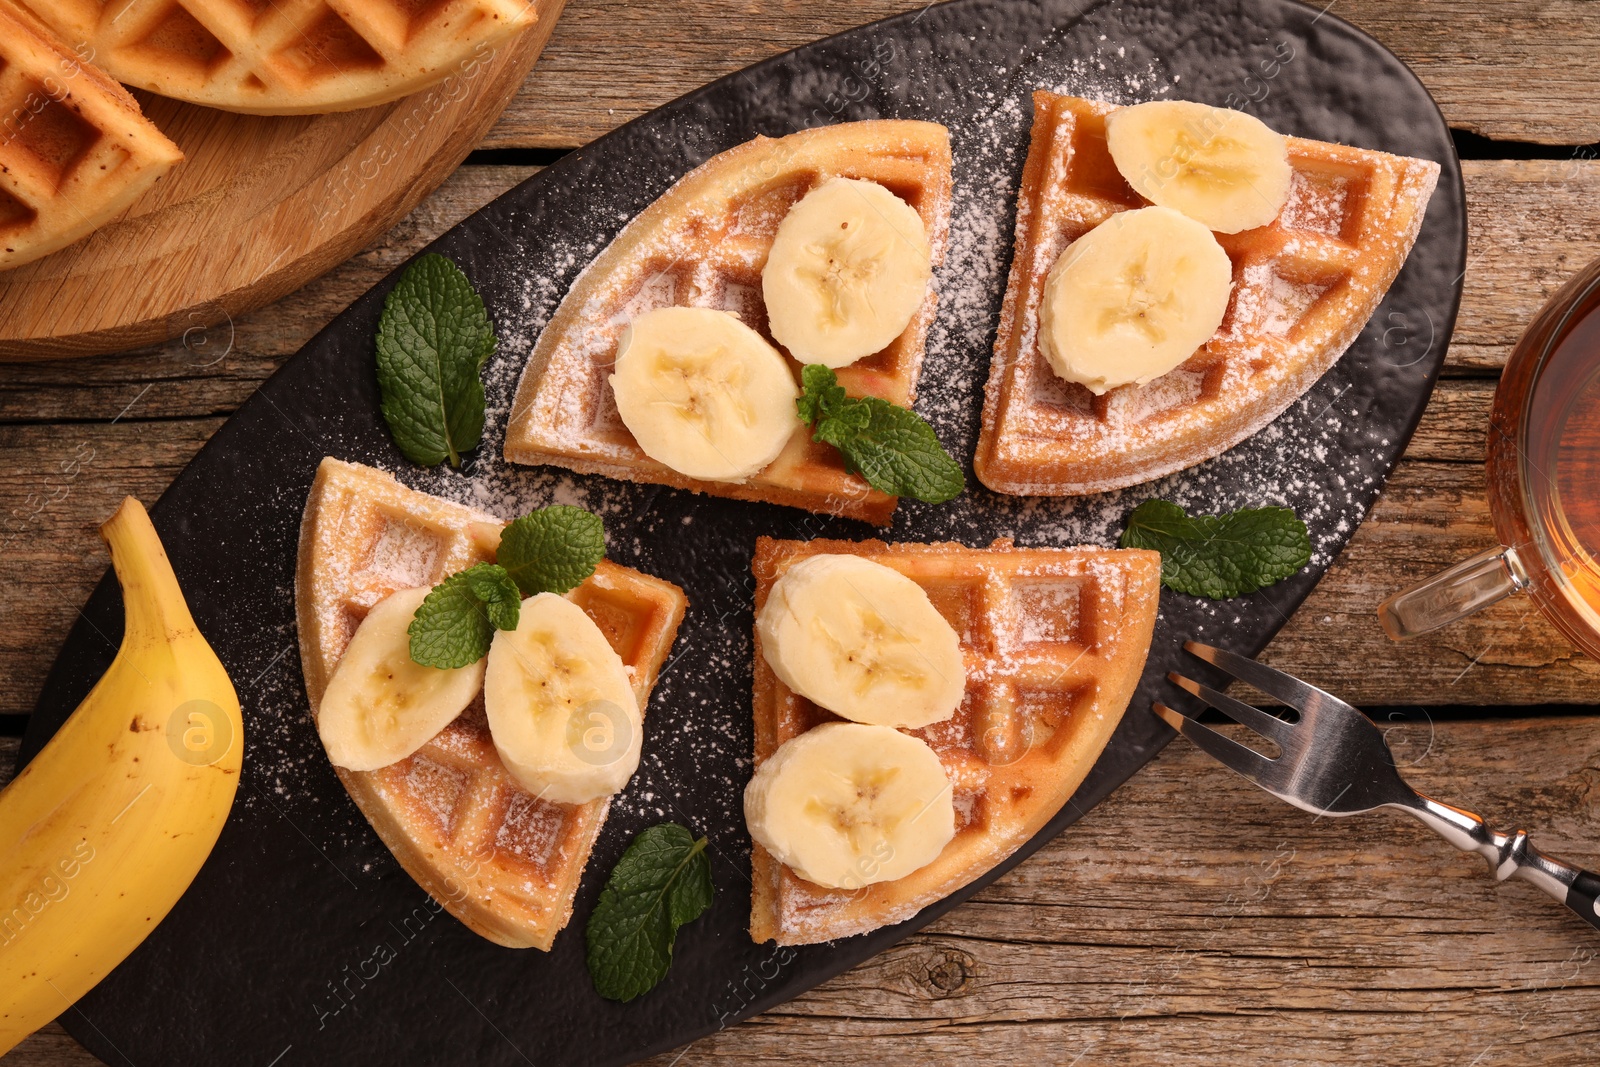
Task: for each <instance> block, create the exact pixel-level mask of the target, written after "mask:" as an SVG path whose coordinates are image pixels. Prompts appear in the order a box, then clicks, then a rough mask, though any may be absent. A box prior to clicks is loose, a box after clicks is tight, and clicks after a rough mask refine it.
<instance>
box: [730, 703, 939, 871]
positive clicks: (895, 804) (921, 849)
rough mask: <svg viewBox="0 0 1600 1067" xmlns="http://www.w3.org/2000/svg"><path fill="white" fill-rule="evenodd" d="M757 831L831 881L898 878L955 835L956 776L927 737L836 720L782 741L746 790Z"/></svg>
mask: <svg viewBox="0 0 1600 1067" xmlns="http://www.w3.org/2000/svg"><path fill="white" fill-rule="evenodd" d="M744 817H745V822H746V823H748V824H749V827H750V836H751V837H752V838H754V839H755V840H756V841H758V842H759V843H760V844H761V847H763V848H765V849H766V850H767V851H768V852H770V853H772V855H773V856H774V857H775V858H776V859H777V860H778V861H779V862H780V863H785V864H788V865H789V867H790V868H792V869H793V870H794V872H795V873H796V874H798V875H799V876H800V877H801V878H804V879H805V880H806V881H808V882H814V883H816V884H817V885H820V886H826V887H827V888H829V889H859V888H861V887H862V886H866V885H871V884H872V883H874V882H892V881H894V880H895V879H896V878H904V877H905V876H906V875H908V874H910V873H911V872H912V871H915V870H917V869H918V868H920V867H926V866H927V865H928V864H930V863H932V862H933V861H934V860H935V859H936V858H937V857H938V855H939V853H940V852H941V851H942V850H943V849H944V846H945V845H947V844H949V843H950V839H951V838H952V837H954V836H955V832H956V822H955V807H954V804H953V803H952V800H951V791H950V779H949V777H948V776H947V775H946V774H945V770H944V766H943V765H942V764H941V763H940V762H939V757H938V756H937V755H936V754H935V753H934V751H933V749H931V748H929V747H928V744H927V742H925V741H923V740H921V739H919V738H915V737H911V736H910V735H908V734H903V733H901V732H900V731H899V730H892V729H890V728H889V727H887V726H863V725H861V724H858V723H850V722H833V723H826V724H824V725H822V726H818V727H815V728H813V729H810V730H807V731H806V732H805V733H803V734H801V735H800V736H798V737H794V738H791V739H789V740H788V741H785V742H784V743H783V744H782V745H781V746H779V748H778V751H776V752H774V753H773V754H772V756H771V758H769V759H768V760H767V761H766V762H765V763H763V764H762V765H761V769H760V770H758V771H756V773H755V775H754V776H753V777H752V778H751V779H750V784H749V785H748V786H746V787H745V791H744Z"/></svg>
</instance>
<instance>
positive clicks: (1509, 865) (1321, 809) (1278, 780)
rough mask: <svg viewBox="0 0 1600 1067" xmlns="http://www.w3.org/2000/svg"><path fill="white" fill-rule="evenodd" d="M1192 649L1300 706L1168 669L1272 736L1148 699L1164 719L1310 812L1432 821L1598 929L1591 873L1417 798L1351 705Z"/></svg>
mask: <svg viewBox="0 0 1600 1067" xmlns="http://www.w3.org/2000/svg"><path fill="white" fill-rule="evenodd" d="M1183 647H1184V648H1185V649H1186V650H1188V651H1189V652H1190V653H1192V654H1193V655H1195V656H1197V657H1199V658H1200V659H1202V660H1204V661H1205V662H1207V663H1209V664H1211V665H1212V666H1214V667H1217V668H1219V669H1221V670H1222V671H1224V672H1225V673H1227V674H1230V675H1232V676H1233V677H1234V678H1237V679H1239V680H1241V681H1244V682H1248V683H1250V684H1251V685H1253V686H1255V687H1256V688H1257V689H1259V690H1261V691H1262V692H1263V693H1267V694H1269V695H1271V696H1273V697H1276V698H1277V699H1279V700H1281V701H1283V702H1284V703H1285V704H1287V705H1288V706H1289V707H1291V708H1294V709H1295V710H1296V711H1298V712H1299V713H1300V719H1299V721H1298V722H1292V723H1291V722H1289V721H1287V720H1285V719H1280V718H1279V717H1278V716H1276V715H1271V714H1268V713H1267V712H1264V711H1262V710H1260V709H1259V708H1254V707H1251V706H1250V705H1249V704H1246V703H1244V702H1243V701H1241V700H1235V699H1234V698H1233V697H1230V696H1228V695H1227V694H1226V693H1221V692H1218V691H1217V690H1215V689H1213V688H1211V687H1210V686H1208V685H1202V684H1201V683H1199V682H1196V681H1193V680H1191V679H1189V678H1185V677H1183V676H1182V675H1180V674H1177V673H1171V674H1168V675H1167V677H1168V678H1169V679H1171V680H1172V681H1173V682H1175V683H1176V684H1177V685H1179V686H1181V687H1182V688H1183V689H1185V690H1187V691H1188V692H1190V693H1192V694H1194V695H1195V696H1197V697H1199V698H1200V699H1201V700H1203V701H1205V702H1206V703H1207V704H1210V705H1211V706H1212V707H1214V708H1216V709H1217V710H1218V711H1220V712H1222V713H1223V714H1224V715H1226V716H1228V717H1229V718H1230V719H1233V720H1234V721H1235V722H1237V723H1239V724H1241V725H1243V726H1247V727H1249V728H1250V729H1251V730H1254V731H1255V732H1256V733H1258V734H1260V735H1261V736H1263V737H1265V738H1267V739H1268V740H1269V741H1272V742H1273V743H1275V744H1276V745H1277V746H1278V748H1279V750H1280V752H1279V755H1278V756H1277V758H1275V759H1274V758H1269V757H1267V756H1264V755H1262V754H1261V753H1259V752H1257V751H1256V750H1254V749H1252V748H1249V747H1247V746H1245V745H1241V744H1239V743H1238V742H1237V741H1234V740H1232V739H1231V738H1228V737H1225V736H1224V735H1222V734H1220V733H1218V732H1217V731H1215V730H1213V729H1211V728H1210V727H1208V726H1203V725H1201V724H1200V723H1199V722H1197V721H1195V720H1194V719H1192V718H1190V717H1189V716H1187V715H1183V714H1180V713H1179V712H1176V711H1174V710H1172V709H1171V708H1169V707H1167V706H1166V705H1165V704H1162V703H1160V702H1157V703H1156V704H1155V705H1154V709H1153V710H1154V711H1155V713H1156V714H1157V715H1159V716H1161V718H1162V719H1163V720H1165V721H1166V723H1167V725H1168V726H1171V727H1172V728H1173V729H1174V730H1177V731H1178V732H1179V733H1181V734H1183V736H1184V737H1187V738H1188V739H1189V740H1190V741H1193V742H1194V743H1195V744H1196V745H1198V746H1200V747H1201V748H1203V749H1205V750H1206V751H1207V752H1209V753H1210V754H1211V755H1213V756H1215V757H1216V758H1217V759H1218V760H1220V761H1221V762H1222V763H1223V764H1224V765H1225V766H1227V767H1229V768H1231V769H1232V770H1234V771H1237V772H1238V773H1239V774H1242V775H1244V776H1245V777H1246V778H1248V779H1249V780H1250V781H1252V782H1254V783H1255V784H1256V785H1258V786H1260V787H1261V788H1262V789H1265V790H1266V791H1267V792H1269V793H1271V794H1272V795H1273V796H1275V797H1277V798H1278V799H1280V800H1286V801H1288V802H1289V803H1290V804H1293V805H1294V806H1295V807H1297V808H1301V809H1303V810H1305V811H1309V812H1314V813H1316V814H1318V815H1360V814H1362V813H1364V812H1369V811H1376V810H1377V809H1379V808H1397V809H1399V810H1400V811H1403V812H1406V813H1407V814H1409V815H1413V816H1415V817H1416V818H1418V819H1420V820H1421V821H1422V822H1424V823H1426V824H1427V825H1428V826H1430V827H1432V828H1433V830H1434V831H1435V832H1436V833H1438V834H1439V836H1440V837H1443V838H1444V839H1445V840H1446V841H1448V842H1450V843H1451V844H1452V845H1454V846H1456V847H1457V848H1459V849H1462V850H1463V851H1466V852H1476V853H1478V854H1479V855H1480V856H1482V857H1483V858H1484V859H1486V860H1488V861H1489V867H1490V870H1491V871H1492V872H1493V873H1494V876H1495V878H1496V879H1497V880H1499V881H1505V880H1506V879H1507V878H1510V877H1513V876H1515V877H1518V878H1522V879H1524V880H1525V881H1529V882H1532V883H1533V884H1534V885H1536V886H1538V887H1539V888H1540V889H1543V890H1544V891H1545V892H1546V893H1549V894H1550V895H1551V896H1553V897H1555V898H1556V899H1557V900H1559V901H1561V902H1562V903H1563V904H1565V905H1566V906H1567V907H1569V908H1571V909H1572V910H1573V911H1575V912H1577V913H1578V914H1579V915H1581V916H1582V917H1583V918H1584V920H1585V921H1587V922H1588V923H1589V925H1591V926H1594V927H1597V928H1600V876H1597V875H1595V874H1593V873H1591V872H1589V871H1586V870H1584V869H1583V868H1581V867H1575V866H1573V865H1572V864H1570V863H1564V862H1562V861H1561V860H1558V859H1556V858H1555V857H1553V856H1549V855H1546V854H1545V853H1543V852H1541V851H1539V850H1538V849H1537V848H1535V847H1534V846H1533V844H1532V842H1530V841H1529V840H1528V835H1527V834H1526V833H1525V832H1523V831H1521V830H1518V831H1516V832H1515V833H1513V834H1502V833H1497V832H1495V831H1493V830H1491V829H1489V827H1488V826H1487V825H1485V823H1484V821H1483V820H1482V819H1480V818H1479V817H1478V816H1476V815H1474V814H1472V813H1471V812H1469V811H1463V810H1462V809H1460V808H1455V807H1451V806H1450V805H1449V804H1442V803H1440V802H1439V801H1437V800H1433V799H1431V798H1429V797H1425V796H1423V795H1422V794H1421V793H1418V792H1417V791H1416V790H1415V789H1412V788H1411V787H1410V786H1409V785H1407V784H1406V783H1405V779H1403V778H1401V777H1400V772H1399V771H1398V770H1397V769H1396V768H1395V765H1394V755H1393V754H1392V753H1391V752H1390V751H1389V744H1388V742H1386V741H1385V740H1384V739H1383V733H1382V732H1381V731H1380V730H1379V729H1378V727H1377V726H1376V725H1374V724H1373V722H1372V720H1371V719H1369V718H1367V717H1366V716H1365V715H1363V714H1362V713H1361V712H1359V711H1357V710H1356V709H1355V708H1353V707H1351V706H1350V705H1349V704H1346V703H1345V702H1344V701H1342V700H1340V699H1339V698H1338V697H1336V696H1334V695H1333V694H1331V693H1328V692H1325V691H1323V690H1321V689H1318V688H1317V687H1316V686H1314V685H1308V684H1306V683H1305V682H1302V681H1301V680H1300V679H1298V678H1296V677H1294V676H1293V675H1288V674H1284V673H1283V672H1282V671H1280V670H1274V669H1273V668H1271V667H1268V666H1266V665H1265V664H1263V663H1257V662H1256V661H1255V660H1253V659H1248V658H1246V657H1244V656H1241V655H1238V654H1236V653H1233V652H1228V651H1226V650H1225V649H1220V648H1212V647H1211V646H1210V645H1203V644H1200V643H1199V642H1198V641H1187V642H1185V643H1184V646H1183Z"/></svg>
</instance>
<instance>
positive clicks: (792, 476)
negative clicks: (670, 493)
mask: <svg viewBox="0 0 1600 1067" xmlns="http://www.w3.org/2000/svg"><path fill="white" fill-rule="evenodd" d="M835 177H842V178H861V179H865V180H867V181H873V182H877V183H878V184H880V185H882V186H884V187H886V188H887V189H888V190H889V191H890V192H892V193H894V194H895V195H896V196H898V197H900V199H902V200H904V201H905V202H906V203H908V204H910V205H911V206H912V207H913V208H915V209H916V210H917V213H918V214H919V215H921V217H922V223H923V226H924V227H925V228H926V230H927V233H928V238H929V243H930V245H931V246H932V248H933V260H934V263H935V264H937V263H938V262H939V261H940V260H941V259H942V258H943V255H944V245H945V237H946V234H947V232H948V230H949V222H950V137H949V134H948V132H947V131H946V130H945V128H944V127H943V126H939V125H936V124H934V123H931V122H911V121H902V120H890V119H883V120H873V121H867V122H845V123H840V124H838V125H836V126H824V127H820V128H818V129H813V130H804V131H801V132H800V133H794V134H790V135H788V136H787V137H779V138H776V139H773V138H767V137H757V138H756V139H755V140H754V141H749V142H747V143H745V144H742V145H739V146H737V147H735V148H731V149H729V150H728V151H726V152H723V153H721V154H720V155H716V156H713V157H712V158H711V159H709V160H707V161H706V162H705V163H704V164H702V165H701V166H700V167H698V168H696V169H695V170H694V171H691V172H690V173H689V174H688V175H686V176H685V177H684V178H683V179H681V180H680V181H679V182H678V183H677V184H676V185H674V186H673V187H672V188H670V189H668V190H667V191H666V193H664V194H663V195H662V196H661V197H660V198H659V199H658V200H656V201H655V203H653V204H651V205H650V206H649V207H647V208H645V210H644V211H643V212H641V213H640V214H639V215H638V217H637V218H635V219H634V220H633V221H632V222H631V223H629V224H628V226H627V227H626V228H625V229H624V230H623V231H622V232H621V233H620V234H618V235H617V238H616V240H614V241H612V242H611V244H610V245H608V246H607V247H606V249H605V250H604V251H602V252H601V253H600V255H599V256H597V257H596V258H595V260H594V262H593V263H591V264H590V265H589V267H588V268H587V269H586V270H585V271H584V272H583V274H582V275H581V276H579V278H578V280H577V282H576V283H575V284H574V285H573V287H572V290H571V291H570V292H569V293H567V295H566V298H565V299H564V300H562V302H561V306H560V307H559V308H557V309H556V313H555V315H554V316H553V317H552V318H551V319H550V322H549V323H548V324H547V325H546V326H545V328H544V331H543V332H542V333H541V334H540V335H539V341H538V344H537V345H535V347H534V350H533V354H532V356H531V357H530V358H529V360H528V366H527V368H526V369H525V370H524V371H523V375H522V383H521V385H520V386H518V389H517V397H516V401H515V403H514V404H513V406H512V413H511V423H510V427H509V428H508V430H507V432H506V444H505V456H506V459H508V460H511V461H512V462H514V463H533V464H539V463H550V464H555V465H556V466H561V467H567V468H569V469H571V470H575V471H581V472H583V473H586V474H604V475H608V476H610V477H612V478H621V479H624V480H627V481H636V482H657V483H660V484H662V485H671V486H676V487H678V488H681V489H693V490H695V491H697V492H701V493H711V494H715V495H717V496H728V497H734V498H737V499H740V500H765V501H769V502H771V503H775V504H787V505H789V506H791V507H798V508H806V509H808V510H811V511H819V512H825V513H828V514H834V515H846V516H850V517H852V518H858V519H866V520H867V521H869V522H875V523H879V524H886V523H888V522H889V520H890V517H891V516H892V515H893V514H894V508H895V502H896V498H894V497H891V496H886V495H885V494H883V493H880V492H877V491H876V490H874V489H872V488H870V487H869V486H868V485H867V483H866V481H865V480H864V479H862V478H861V477H860V476H858V475H852V474H849V473H846V471H845V469H844V464H843V462H842V461H841V460H840V458H839V454H838V452H837V451H835V450H834V449H833V448H832V447H831V446H829V445H821V444H817V443H815V442H813V441H812V440H811V434H810V432H809V431H808V430H807V429H805V428H804V427H802V426H800V425H799V424H798V422H797V423H796V429H795V433H794V436H793V437H792V438H791V439H790V441H789V444H788V445H787V447H786V448H785V449H784V451H783V452H782V453H781V454H780V455H779V456H778V458H777V459H776V460H774V461H773V462H772V463H771V464H770V465H769V466H768V467H767V468H766V469H764V470H762V471H761V472H759V473H758V474H755V475H753V476H752V477H751V478H749V480H747V481H745V482H741V483H733V482H710V481H701V480H698V479H694V478H689V477H686V476H684V475H681V474H679V473H677V472H676V471H674V470H672V469H671V468H669V467H667V466H665V465H664V464H662V463H658V462H656V461H655V460H652V459H650V458H649V457H648V456H646V455H645V454H644V452H643V450H642V449H640V447H639V445H638V443H637V442H636V441H635V440H634V438H633V435H632V434H630V433H629V432H628V430H627V427H626V426H624V425H623V423H622V419H621V417H620V416H619V415H618V414H617V405H616V401H615V399H614V397H613V395H612V392H611V387H610V385H609V384H608V382H607V377H608V376H609V374H610V372H611V364H612V362H613V361H614V360H615V358H616V352H617V339H618V337H619V335H620V334H621V333H622V329H623V327H625V326H626V325H627V324H628V321H629V320H630V319H631V318H633V317H634V316H636V315H639V314H641V313H643V312H645V311H649V310H651V309H652V308H657V307H674V306H683V307H711V308H720V309H722V310H724V311H731V312H733V313H735V314H737V315H738V316H739V317H740V318H741V319H743V320H744V322H745V324H746V325H747V326H750V327H751V328H753V329H754V330H756V332H758V333H760V334H761V335H762V336H763V337H764V338H765V339H766V340H767V341H768V342H770V343H772V344H774V346H775V347H778V348H779V350H780V351H782V348H781V346H778V345H777V344H776V342H775V341H773V339H772V334H771V332H770V331H769V330H768V329H767V313H766V307H765V305H764V303H763V301H762V292H761V270H762V268H763V267H764V266H765V265H766V261H767V253H768V252H769V251H770V250H771V249H772V242H773V238H774V235H775V234H776V232H777V229H778V224H779V223H780V222H782V221H783V217H784V216H785V215H786V214H787V213H788V211H789V209H790V208H791V207H792V206H794V204H795V203H796V202H797V201H798V200H800V198H801V197H803V196H805V195H806V193H808V192H810V191H811V190H812V189H813V188H815V187H816V186H818V185H820V184H822V183H823V182H825V181H827V180H828V179H829V178H835ZM936 303H937V298H936V296H935V294H934V293H933V292H932V290H931V289H930V291H929V293H928V296H927V299H926V300H925V301H924V302H923V305H922V307H921V309H920V310H918V311H917V313H916V314H915V315H914V316H913V317H912V319H911V324H910V325H909V326H907V327H906V329H905V331H904V332H903V333H901V334H900V336H899V337H897V338H895V339H894V341H892V342H890V344H889V346H888V347H887V348H885V349H883V350H882V351H881V352H878V353H875V354H873V355H870V356H867V357H865V358H864V359H861V360H859V361H857V362H856V363H854V364H852V365H850V366H848V367H844V368H841V369H840V370H839V371H838V375H839V384H840V385H842V386H844V387H845V389H846V391H848V392H849V393H850V394H851V395H852V396H865V395H872V396H879V397H882V398H883V399H885V400H888V401H890V402H892V403H895V404H901V405H909V404H910V403H911V402H912V401H913V400H914V399H915V397H916V391H917V375H918V373H919V372H920V371H921V369H922V356H923V348H924V342H925V341H926V339H927V334H928V326H929V324H930V323H932V321H933V313H934V307H935V305H936ZM786 355H787V354H786ZM790 362H791V363H793V360H790ZM795 372H796V376H797V378H798V373H799V368H798V365H796V366H795Z"/></svg>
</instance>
